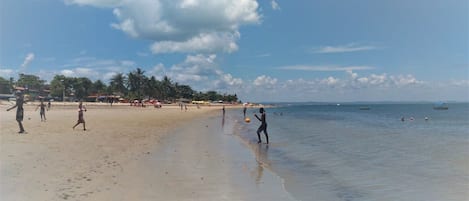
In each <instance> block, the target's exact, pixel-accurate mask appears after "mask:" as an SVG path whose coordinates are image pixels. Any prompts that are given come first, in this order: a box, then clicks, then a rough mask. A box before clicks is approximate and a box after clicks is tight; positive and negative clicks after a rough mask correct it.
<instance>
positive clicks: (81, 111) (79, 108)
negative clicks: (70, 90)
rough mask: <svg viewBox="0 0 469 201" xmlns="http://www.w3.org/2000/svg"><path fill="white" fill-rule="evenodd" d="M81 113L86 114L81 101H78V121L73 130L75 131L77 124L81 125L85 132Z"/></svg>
mask: <svg viewBox="0 0 469 201" xmlns="http://www.w3.org/2000/svg"><path fill="white" fill-rule="evenodd" d="M83 111H85V112H86V107H85V106H83V101H80V103H79V104H78V121H77V123H76V124H75V126H73V129H75V127H77V126H78V124H80V123H83V130H84V131H86V126H85V119H84V118H83Z"/></svg>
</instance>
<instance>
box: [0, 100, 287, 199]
mask: <svg viewBox="0 0 469 201" xmlns="http://www.w3.org/2000/svg"><path fill="white" fill-rule="evenodd" d="M7 104H9V103H5V102H3V103H2V104H0V133H1V134H0V180H1V182H0V190H1V191H0V193H1V194H0V200H8V201H10V200H18V201H23V200H246V199H248V200H250V198H254V197H256V196H252V195H253V193H255V192H257V191H258V190H259V189H266V193H265V194H272V193H271V190H268V189H271V186H267V187H263V188H262V187H260V186H259V185H255V184H260V183H259V181H254V182H253V181H251V179H249V178H252V177H249V171H246V172H243V171H240V169H241V168H240V166H239V165H240V164H241V163H240V162H239V161H235V160H231V159H230V158H231V157H233V156H230V153H231V155H232V153H233V151H229V153H225V152H226V151H224V152H220V149H224V147H220V146H219V145H217V144H218V143H216V142H210V143H211V144H212V145H213V146H203V145H201V144H200V143H203V140H202V141H200V140H199V141H197V139H205V140H206V139H209V138H210V137H209V136H207V132H205V131H204V130H203V129H204V128H209V124H207V125H205V124H206V122H200V121H201V120H200V119H202V118H210V117H212V118H213V117H214V116H217V115H220V114H221V112H220V107H202V109H196V108H195V107H189V110H188V111H187V112H184V111H181V110H180V109H179V108H178V107H177V106H163V108H162V109H155V108H149V107H147V108H139V107H130V106H128V105H114V106H113V107H112V108H111V107H110V106H108V105H99V104H95V105H91V104H88V105H87V109H88V111H87V112H85V114H84V115H85V120H86V127H87V131H83V129H82V128H83V127H82V125H79V126H77V128H76V129H75V130H73V129H72V126H73V125H74V124H75V123H76V121H77V109H76V105H77V104H72V105H68V106H64V105H61V104H60V103H56V104H55V105H53V107H52V109H51V110H50V111H47V112H46V117H47V121H46V122H41V120H40V117H39V111H34V109H35V106H33V105H31V104H29V105H26V106H25V119H24V122H23V124H24V127H25V130H26V131H27V132H28V133H27V134H18V133H17V132H18V126H17V123H16V121H15V111H10V112H6V111H5V110H6V109H7V108H8V107H10V106H11V105H7ZM85 105H86V104H85ZM194 120H197V121H194ZM189 122H190V123H189ZM194 122H198V124H196V125H195V126H197V125H199V127H200V125H202V124H203V125H205V126H206V127H203V126H202V127H200V128H198V129H195V130H193V129H192V127H194ZM191 126H192V127H191ZM210 127H213V126H212V125H210ZM178 129H179V130H180V129H183V130H181V131H177V130H178ZM187 132H190V133H195V134H197V135H201V136H202V137H201V138H199V137H194V136H192V137H190V138H187V137H185V136H184V134H181V133H187ZM173 133H179V134H174V135H173ZM197 135H196V136H197ZM168 136H175V137H176V138H173V137H168ZM225 137H226V136H225ZM163 139H164V140H163ZM168 139H169V140H168ZM218 139H219V140H221V138H218ZM232 139H234V138H232ZM232 139H231V140H232ZM162 140H163V141H164V143H162V142H160V141H162ZM180 141H182V142H181V143H179V142H180ZM225 141H226V138H225ZM230 146H232V145H230ZM235 146H240V145H239V143H238V145H235ZM168 147H170V148H168ZM188 147H189V148H188ZM197 147H198V148H197ZM173 148H174V149H173ZM235 149H239V147H236V148H235ZM168 150H170V151H168ZM178 150H180V153H186V154H178V155H174V153H176V152H178ZM244 151H245V152H246V151H247V149H246V150H244ZM168 152H171V153H168ZM208 152H214V153H225V154H224V155H220V154H218V155H217V154H214V155H213V156H215V155H216V156H217V157H206V156H207V153H208ZM247 154H249V153H247V152H246V153H245V155H244V156H243V157H244V160H245V161H244V165H243V166H244V168H245V169H246V168H247V169H249V168H252V169H259V167H258V166H257V165H256V166H251V165H252V164H255V160H253V159H249V157H252V156H249V157H246V156H247ZM201 157H205V159H204V160H203V162H202V163H201V162H200V161H201ZM252 158H254V157H252ZM246 160H247V161H246ZM220 161H223V163H224V165H222V166H217V164H220ZM225 161H226V163H225ZM228 161H231V162H228ZM250 162H253V163H252V164H249V163H250ZM194 163H197V164H196V165H199V166H201V167H198V168H199V169H200V168H202V169H203V173H204V175H203V176H201V173H200V172H199V173H198V172H192V173H191V172H188V171H187V170H188V169H187V168H188V167H194V165H195V164H194ZM163 164H165V165H164V166H163ZM181 164H183V165H181ZM184 164H186V165H184ZM187 164H189V165H192V166H187ZM204 167H206V168H204ZM217 169H219V170H218V171H217ZM232 169H238V170H236V171H235V172H237V173H235V174H234V175H235V176H233V171H232ZM214 170H215V171H214ZM211 172H213V173H211ZM244 173H246V174H245V175H248V177H246V179H244V180H242V181H241V182H238V185H236V182H235V181H236V177H239V174H241V175H243V174H244ZM181 175H183V176H181ZM230 175H231V176H230ZM265 179H266V180H275V181H273V182H270V183H274V185H275V188H279V189H280V190H281V189H282V186H281V181H280V180H279V179H278V178H276V177H275V176H274V175H271V176H270V177H266V178H265ZM201 181H202V182H204V181H211V183H207V182H205V183H204V184H205V186H204V188H200V187H201V186H200V185H201V184H200V182H201ZM221 181H223V182H221ZM246 183H249V185H246ZM220 184H223V187H224V189H225V191H213V189H217V188H219V187H220ZM250 185H251V186H250ZM243 186H244V187H243ZM247 187H248V188H251V187H252V188H257V190H256V189H254V190H255V191H254V192H251V196H245V195H243V194H244V193H246V191H248V190H247V189H246V188H247ZM155 189H156V190H155ZM214 192H220V193H214ZM194 194H196V195H198V196H196V197H194ZM260 195H262V194H260ZM272 195H274V196H275V195H277V194H276V193H273V194H272ZM269 197H270V196H269ZM287 197H288V194H287V193H281V196H278V197H277V198H282V199H277V200H284V199H285V198H287ZM274 198H275V197H274ZM274 200H275V199H274Z"/></svg>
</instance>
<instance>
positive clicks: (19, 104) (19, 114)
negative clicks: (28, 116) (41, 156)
mask: <svg viewBox="0 0 469 201" xmlns="http://www.w3.org/2000/svg"><path fill="white" fill-rule="evenodd" d="M23 103H24V99H23V94H22V93H21V92H20V91H17V92H16V104H15V105H14V106H13V107H11V108H8V109H7V111H10V110H12V109H13V108H15V107H16V121H17V122H18V126H19V128H20V131H19V132H18V133H20V134H21V133H25V134H26V132H25V131H24V128H23V123H21V122H22V121H23V116H24V109H23Z"/></svg>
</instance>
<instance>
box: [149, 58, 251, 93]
mask: <svg viewBox="0 0 469 201" xmlns="http://www.w3.org/2000/svg"><path fill="white" fill-rule="evenodd" d="M216 59H217V56H216V55H215V54H209V55H204V54H197V55H188V56H187V57H186V59H185V60H184V61H183V62H181V63H179V64H175V65H172V66H171V67H165V66H164V65H163V64H161V63H160V64H157V65H156V66H154V67H153V68H152V69H151V70H150V71H149V72H148V73H149V76H155V78H157V79H161V78H162V77H163V76H165V75H166V76H168V77H169V78H170V79H172V80H173V81H175V82H178V83H180V84H187V85H190V86H191V87H193V89H195V90H199V91H207V90H215V91H226V90H228V89H233V88H236V87H237V88H239V87H241V85H242V84H243V80H242V79H240V78H236V77H233V75H231V74H229V73H225V72H223V71H222V70H221V69H220V67H219V66H218V63H217V61H216Z"/></svg>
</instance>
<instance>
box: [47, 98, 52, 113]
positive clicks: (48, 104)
mask: <svg viewBox="0 0 469 201" xmlns="http://www.w3.org/2000/svg"><path fill="white" fill-rule="evenodd" d="M50 104H51V103H50V99H49V102H47V111H49V110H50Z"/></svg>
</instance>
